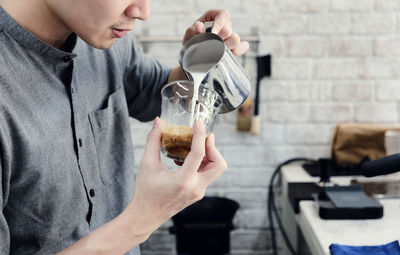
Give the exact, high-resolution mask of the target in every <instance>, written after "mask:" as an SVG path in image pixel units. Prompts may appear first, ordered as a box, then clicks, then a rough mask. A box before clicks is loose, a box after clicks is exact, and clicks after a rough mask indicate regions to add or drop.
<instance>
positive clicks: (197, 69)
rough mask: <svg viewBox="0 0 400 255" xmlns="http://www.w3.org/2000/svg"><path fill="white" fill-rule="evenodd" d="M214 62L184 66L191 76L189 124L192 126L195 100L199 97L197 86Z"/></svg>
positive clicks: (194, 114)
mask: <svg viewBox="0 0 400 255" xmlns="http://www.w3.org/2000/svg"><path fill="white" fill-rule="evenodd" d="M214 64H215V63H205V64H196V65H192V66H188V67H187V68H186V71H188V72H189V73H190V74H191V75H192V78H193V97H192V105H191V109H190V126H193V124H194V118H195V116H196V113H195V110H196V105H197V100H198V99H199V87H200V84H201V81H202V80H203V79H204V77H205V76H206V75H207V72H208V71H209V70H210V69H211V68H212V67H213V66H214ZM197 111H199V108H197Z"/></svg>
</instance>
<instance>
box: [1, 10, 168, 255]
mask: <svg viewBox="0 0 400 255" xmlns="http://www.w3.org/2000/svg"><path fill="white" fill-rule="evenodd" d="M169 71H170V69H169V68H166V67H164V66H162V65H161V64H160V63H158V62H156V61H153V60H151V59H149V58H147V57H145V56H144V55H143V54H141V53H140V52H139V51H137V50H136V49H135V47H134V42H133V39H132V37H131V36H126V37H125V38H124V39H120V40H118V41H117V42H116V43H115V44H114V45H113V46H112V47H111V48H110V49H108V50H98V49H95V48H93V47H91V46H90V45H88V44H86V43H85V42H83V41H82V40H80V39H79V38H78V39H77V38H76V36H74V35H72V36H70V37H69V39H68V41H67V43H66V46H65V51H63V50H58V49H56V48H53V47H51V46H49V45H48V44H46V43H44V42H43V41H41V40H39V39H38V38H36V37H35V36H34V35H32V34H30V33H29V32H28V31H26V30H25V29H23V28H22V27H21V26H20V25H19V24H17V23H16V22H15V21H14V20H13V19H12V18H11V17H10V16H9V15H8V14H7V13H6V12H5V11H4V10H3V9H1V8H0V206H1V209H2V210H1V213H0V254H18V255H21V254H54V253H56V252H58V251H60V250H62V249H64V248H66V247H68V246H70V245H71V244H73V243H74V242H76V241H77V240H79V239H81V238H82V237H84V236H85V235H87V234H89V233H90V232H91V231H93V230H94V229H96V228H98V227H100V226H102V225H103V224H105V223H106V222H108V221H110V220H111V219H112V218H114V217H115V216H117V215H118V214H119V213H121V212H122V211H123V209H124V208H125V206H126V205H127V204H128V203H129V201H130V199H131V196H132V192H133V184H134V164H133V148H132V143H131V134H130V128H129V121H128V120H129V116H131V117H134V118H137V119H139V120H141V121H149V120H151V119H153V118H154V117H155V116H156V115H158V114H159V112H160V101H161V98H160V90H161V87H162V85H164V84H165V83H166V82H167V77H168V74H169ZM139 253H140V252H139V248H138V247H136V248H134V249H133V250H132V251H130V252H129V253H128V254H135V255H137V254H139Z"/></svg>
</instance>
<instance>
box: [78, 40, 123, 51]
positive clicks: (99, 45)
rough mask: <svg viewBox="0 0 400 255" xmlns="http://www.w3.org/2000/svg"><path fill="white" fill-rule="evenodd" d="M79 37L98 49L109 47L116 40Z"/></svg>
mask: <svg viewBox="0 0 400 255" xmlns="http://www.w3.org/2000/svg"><path fill="white" fill-rule="evenodd" d="M81 39H82V40H84V41H85V42H86V43H87V44H89V45H91V46H93V47H94V48H97V49H100V50H106V49H108V48H110V47H111V46H112V45H113V44H114V42H115V40H116V38H81Z"/></svg>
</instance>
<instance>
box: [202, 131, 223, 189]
mask: <svg viewBox="0 0 400 255" xmlns="http://www.w3.org/2000/svg"><path fill="white" fill-rule="evenodd" d="M206 156H207V160H208V164H207V166H206V169H205V170H204V171H202V172H201V175H202V176H203V182H204V185H207V186H208V185H210V184H211V183H212V182H214V181H215V179H217V178H218V177H219V176H220V175H221V174H222V173H223V172H224V171H225V170H226V168H227V164H226V161H225V160H224V158H223V157H222V155H221V153H220V152H219V151H218V150H217V148H216V147H215V136H214V134H211V135H210V136H209V137H208V139H207V142H206Z"/></svg>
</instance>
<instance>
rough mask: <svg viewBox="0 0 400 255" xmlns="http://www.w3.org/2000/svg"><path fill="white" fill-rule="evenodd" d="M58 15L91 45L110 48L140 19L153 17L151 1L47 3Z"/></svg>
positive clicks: (51, 0) (67, 0) (66, 0)
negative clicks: (151, 15) (151, 14)
mask: <svg viewBox="0 0 400 255" xmlns="http://www.w3.org/2000/svg"><path fill="white" fill-rule="evenodd" d="M47 3H48V6H49V7H50V9H51V10H52V12H54V14H55V15H56V16H57V17H58V18H59V19H60V22H61V23H63V24H65V25H66V26H67V27H68V28H69V29H70V30H71V31H72V32H74V33H76V34H77V35H78V36H79V37H80V38H82V39H83V40H84V41H86V42H87V43H89V44H90V45H92V46H94V47H96V48H100V49H107V48H109V47H110V46H111V45H112V44H113V43H114V41H115V40H116V39H117V38H121V37H123V36H124V35H125V34H126V33H127V32H128V31H129V30H131V29H132V28H133V26H134V24H135V21H136V19H140V20H145V19H147V18H148V17H149V16H150V0H47Z"/></svg>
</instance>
